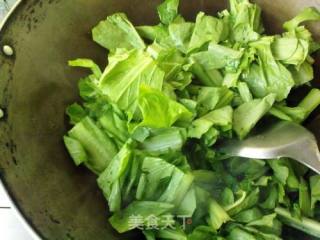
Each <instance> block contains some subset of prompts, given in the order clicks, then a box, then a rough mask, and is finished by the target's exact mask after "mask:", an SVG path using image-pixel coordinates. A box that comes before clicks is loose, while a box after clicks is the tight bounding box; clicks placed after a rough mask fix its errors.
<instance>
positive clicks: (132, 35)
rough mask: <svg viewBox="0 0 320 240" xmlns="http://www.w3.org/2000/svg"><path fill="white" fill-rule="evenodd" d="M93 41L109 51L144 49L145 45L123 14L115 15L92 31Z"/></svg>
mask: <svg viewBox="0 0 320 240" xmlns="http://www.w3.org/2000/svg"><path fill="white" fill-rule="evenodd" d="M92 35H93V40H94V41H95V42H97V43H98V44H100V45H101V46H103V47H105V48H107V49H108V50H110V51H115V50H116V49H117V48H126V49H133V48H136V49H144V48H145V47H146V46H145V43H144V42H143V40H142V39H141V37H140V36H139V34H138V33H137V31H136V29H135V28H134V26H133V25H132V23H131V22H130V21H129V20H128V18H127V16H126V15H125V14H124V13H116V14H114V15H111V16H109V17H107V19H106V20H104V21H101V22H100V23H99V24H98V25H97V26H96V27H95V28H94V29H93V30H92Z"/></svg>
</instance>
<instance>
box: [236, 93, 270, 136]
mask: <svg viewBox="0 0 320 240" xmlns="http://www.w3.org/2000/svg"><path fill="white" fill-rule="evenodd" d="M274 101H275V95H274V94H270V95H268V96H266V97H265V98H263V99H254V100H252V101H250V102H246V103H244V104H242V105H241V106H239V107H238V108H237V109H236V110H235V111H234V114H233V128H234V131H235V132H236V133H237V134H238V136H239V138H240V139H243V138H245V137H246V136H247V135H248V133H249V132H250V131H251V130H252V128H253V127H254V126H255V125H256V124H257V122H258V121H259V120H260V119H261V118H262V117H263V116H264V115H265V114H266V113H267V112H268V111H269V110H270V109H271V107H272V105H273V103H274Z"/></svg>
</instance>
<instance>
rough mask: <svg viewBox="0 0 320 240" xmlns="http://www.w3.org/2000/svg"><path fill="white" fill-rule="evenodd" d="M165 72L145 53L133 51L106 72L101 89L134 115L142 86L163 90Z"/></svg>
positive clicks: (119, 105) (120, 106) (114, 63)
mask: <svg viewBox="0 0 320 240" xmlns="http://www.w3.org/2000/svg"><path fill="white" fill-rule="evenodd" d="M163 79H164V72H163V71H162V70H161V69H160V68H159V67H158V66H157V65H156V63H155V61H154V60H153V59H152V58H151V57H150V56H149V55H148V54H146V53H145V52H142V51H140V50H133V51H131V52H129V53H128V54H123V59H120V57H119V58H118V59H117V61H116V62H113V63H112V64H111V65H109V66H108V67H107V68H106V70H105V71H104V73H103V75H102V77H101V80H100V83H99V88H100V89H101V91H102V92H103V93H104V94H105V95H107V96H108V97H109V98H110V100H111V101H112V102H113V103H115V104H117V105H118V107H119V108H120V109H122V110H125V111H127V112H128V114H129V115H133V114H134V113H135V111H136V108H137V104H138V98H139V92H140V86H141V85H147V86H150V87H152V88H154V89H159V90H160V89H162V84H163Z"/></svg>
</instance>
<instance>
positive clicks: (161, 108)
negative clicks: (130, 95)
mask: <svg viewBox="0 0 320 240" xmlns="http://www.w3.org/2000/svg"><path fill="white" fill-rule="evenodd" d="M139 108H140V111H141V113H142V118H143V121H142V122H141V123H140V124H139V126H144V127H151V128H168V127H171V126H172V125H173V124H174V123H176V122H177V121H191V118H192V113H191V112H189V110H188V109H187V108H185V107H184V106H183V105H182V104H180V103H177V102H176V101H173V100H171V99H170V98H169V97H167V96H165V95H164V94H163V93H162V92H161V91H159V90H154V89H151V88H148V87H146V86H142V87H141V88H140V96H139Z"/></svg>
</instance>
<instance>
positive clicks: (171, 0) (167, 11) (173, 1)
mask: <svg viewBox="0 0 320 240" xmlns="http://www.w3.org/2000/svg"><path fill="white" fill-rule="evenodd" d="M178 7H179V0H165V1H164V2H163V3H162V4H160V5H159V6H158V14H159V17H160V21H161V22H162V23H163V24H166V25H168V24H170V23H171V22H173V21H174V20H175V18H176V17H177V16H178Z"/></svg>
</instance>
